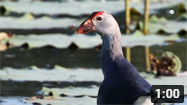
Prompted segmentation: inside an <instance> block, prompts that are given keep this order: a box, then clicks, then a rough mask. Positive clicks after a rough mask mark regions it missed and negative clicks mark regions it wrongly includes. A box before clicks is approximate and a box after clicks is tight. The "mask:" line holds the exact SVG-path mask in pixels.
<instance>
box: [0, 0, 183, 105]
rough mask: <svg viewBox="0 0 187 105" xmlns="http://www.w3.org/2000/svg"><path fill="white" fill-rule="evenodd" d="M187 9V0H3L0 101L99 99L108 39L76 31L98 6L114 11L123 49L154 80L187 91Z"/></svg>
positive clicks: (58, 104) (69, 103)
mask: <svg viewBox="0 0 187 105" xmlns="http://www.w3.org/2000/svg"><path fill="white" fill-rule="evenodd" d="M146 8H147V9H146ZM186 9H187V2H186V0H0V15H1V16H0V80H1V81H0V97H1V98H0V104H1V105H88V104H89V105H95V104H96V99H97V98H96V97H97V92H98V89H99V86H100V84H101V82H102V80H103V74H102V71H101V65H100V52H101V47H102V46H101V45H102V40H101V38H100V36H98V35H97V34H96V33H88V34H83V35H77V34H76V30H77V28H78V26H79V25H80V24H81V23H82V22H83V21H84V20H85V19H86V18H87V17H88V16H89V15H90V14H91V13H92V12H95V11H105V12H108V13H110V14H112V15H113V16H114V18H115V19H116V20H117V22H118V24H119V27H120V29H121V33H122V46H123V48H122V49H123V52H124V56H125V57H126V58H127V59H128V60H129V61H130V62H131V63H132V64H133V65H134V66H135V67H136V68H137V70H138V71H139V72H140V74H141V75H142V76H143V77H144V78H145V79H146V80H147V81H148V82H150V84H152V85H184V87H185V95H187V81H186V80H187V51H186V49H187V46H186V45H187V43H186V37H187V11H186ZM184 100H185V102H184V103H180V104H172V105H185V104H187V96H185V99H184ZM168 105H170V104H168Z"/></svg>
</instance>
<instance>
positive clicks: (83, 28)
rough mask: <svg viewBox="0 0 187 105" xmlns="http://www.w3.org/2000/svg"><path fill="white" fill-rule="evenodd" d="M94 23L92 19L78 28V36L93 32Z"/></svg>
mask: <svg viewBox="0 0 187 105" xmlns="http://www.w3.org/2000/svg"><path fill="white" fill-rule="evenodd" d="M93 26H94V25H93V23H92V21H91V19H87V20H85V21H84V22H83V23H82V24H81V25H80V26H79V28H78V30H77V34H83V33H88V32H91V31H93Z"/></svg>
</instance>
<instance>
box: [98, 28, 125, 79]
mask: <svg viewBox="0 0 187 105" xmlns="http://www.w3.org/2000/svg"><path fill="white" fill-rule="evenodd" d="M100 35H101V33H100ZM101 36H102V37H101V38H102V40H103V44H102V50H101V59H102V60H101V64H102V70H103V74H104V77H106V76H107V75H110V74H113V73H116V71H114V70H115V69H114V66H115V65H114V61H115V60H116V58H119V57H121V58H123V52H122V46H121V33H120V30H119V29H116V30H113V32H110V34H107V35H105V34H103V35H101ZM109 68H110V69H109Z"/></svg>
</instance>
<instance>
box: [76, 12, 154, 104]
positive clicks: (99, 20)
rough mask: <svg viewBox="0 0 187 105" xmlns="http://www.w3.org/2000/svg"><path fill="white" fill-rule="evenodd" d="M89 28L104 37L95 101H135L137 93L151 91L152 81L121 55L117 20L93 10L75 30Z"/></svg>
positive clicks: (134, 102) (84, 30)
mask: <svg viewBox="0 0 187 105" xmlns="http://www.w3.org/2000/svg"><path fill="white" fill-rule="evenodd" d="M91 31H95V32H97V33H98V34H99V35H100V36H101V38H102V40H103V44H102V51H101V65H102V71H103V75H104V80H103V82H102V85H101V86H100V89H99V93H98V98H97V104H98V105H101V104H102V105H103V104H137V102H136V100H137V99H138V98H139V97H141V96H146V95H147V94H149V93H150V92H151V85H150V84H149V83H148V82H147V81H146V80H145V79H144V78H143V77H142V76H141V75H140V74H139V72H138V71H137V70H136V68H135V67H134V66H133V65H132V64H131V63H129V62H128V61H127V60H126V59H125V58H124V56H123V52H122V46H121V33H120V29H119V26H118V24H117V22H116V20H115V19H114V18H113V16H112V15H110V14H108V13H106V12H102V11H100V12H94V13H92V15H91V16H90V17H89V18H88V19H87V20H85V21H84V22H83V23H82V24H81V26H80V27H79V29H78V31H77V33H78V34H81V33H87V32H91ZM149 103H150V100H149ZM138 104H141V103H138ZM141 105H143V104H141ZM145 105H149V104H145Z"/></svg>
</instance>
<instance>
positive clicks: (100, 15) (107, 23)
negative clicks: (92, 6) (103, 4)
mask: <svg viewBox="0 0 187 105" xmlns="http://www.w3.org/2000/svg"><path fill="white" fill-rule="evenodd" d="M116 28H117V30H119V29H118V28H119V26H118V24H117V22H116V20H115V19H114V18H113V16H112V15H110V14H108V13H106V12H103V11H99V12H93V13H92V14H91V15H90V16H89V17H88V18H87V19H86V20H85V21H84V22H83V23H82V24H81V25H80V26H79V28H78V30H77V34H83V33H88V32H97V33H98V34H99V35H101V36H104V35H107V34H111V33H113V32H114V30H116Z"/></svg>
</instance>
